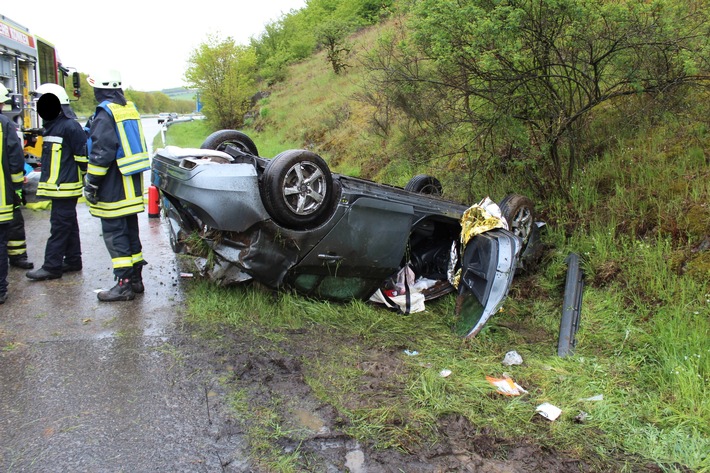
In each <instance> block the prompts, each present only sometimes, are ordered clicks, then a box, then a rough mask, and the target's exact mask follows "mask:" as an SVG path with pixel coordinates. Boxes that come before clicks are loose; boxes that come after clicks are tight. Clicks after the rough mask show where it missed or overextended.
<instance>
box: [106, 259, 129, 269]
mask: <svg viewBox="0 0 710 473" xmlns="http://www.w3.org/2000/svg"><path fill="white" fill-rule="evenodd" d="M111 263H113V268H114V269H117V268H132V267H133V262H132V261H131V257H130V256H119V257H118V258H111Z"/></svg>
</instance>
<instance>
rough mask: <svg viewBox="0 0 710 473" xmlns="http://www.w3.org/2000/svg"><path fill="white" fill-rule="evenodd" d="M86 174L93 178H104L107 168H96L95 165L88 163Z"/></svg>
mask: <svg viewBox="0 0 710 473" xmlns="http://www.w3.org/2000/svg"><path fill="white" fill-rule="evenodd" d="M86 170H87V172H88V173H89V174H91V175H94V176H105V175H106V173H107V172H108V168H107V167H104V166H98V165H96V164H91V163H89V166H88V167H87V168H86Z"/></svg>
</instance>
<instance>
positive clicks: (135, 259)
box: [131, 251, 143, 264]
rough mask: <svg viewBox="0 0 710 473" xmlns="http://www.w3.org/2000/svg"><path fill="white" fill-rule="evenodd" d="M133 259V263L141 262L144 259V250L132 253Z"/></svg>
mask: <svg viewBox="0 0 710 473" xmlns="http://www.w3.org/2000/svg"><path fill="white" fill-rule="evenodd" d="M131 261H132V262H133V264H136V263H140V262H141V261H143V252H142V251H141V252H140V253H136V254H134V255H132V256H131Z"/></svg>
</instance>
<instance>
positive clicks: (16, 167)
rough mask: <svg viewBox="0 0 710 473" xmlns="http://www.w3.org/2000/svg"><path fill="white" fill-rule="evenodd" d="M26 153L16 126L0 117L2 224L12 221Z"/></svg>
mask: <svg viewBox="0 0 710 473" xmlns="http://www.w3.org/2000/svg"><path fill="white" fill-rule="evenodd" d="M24 169H25V152H24V151H23V149H22V141H20V137H19V135H18V134H17V128H16V127H15V124H14V123H13V122H12V120H10V119H9V118H7V117H6V116H4V115H0V224H4V223H8V222H10V221H11V220H12V211H13V209H14V208H15V190H16V189H21V188H22V182H23V181H24V174H23V171H24Z"/></svg>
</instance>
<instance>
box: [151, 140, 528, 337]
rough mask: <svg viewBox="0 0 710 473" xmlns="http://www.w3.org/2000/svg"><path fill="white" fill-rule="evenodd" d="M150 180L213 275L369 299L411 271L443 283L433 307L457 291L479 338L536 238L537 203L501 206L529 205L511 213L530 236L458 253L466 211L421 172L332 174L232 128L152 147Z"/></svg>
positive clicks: (494, 234) (177, 235) (460, 309)
mask: <svg viewBox="0 0 710 473" xmlns="http://www.w3.org/2000/svg"><path fill="white" fill-rule="evenodd" d="M151 176H152V177H151V181H152V184H153V185H155V186H156V187H157V188H158V189H159V190H160V193H161V195H162V204H163V205H162V207H163V210H164V212H163V215H164V218H166V219H167V221H168V222H169V227H170V235H171V236H170V238H171V245H172V246H173V249H174V250H175V251H182V250H183V249H184V245H183V242H184V240H185V238H187V236H188V235H190V234H194V233H197V234H199V235H200V237H201V238H202V239H203V240H204V241H206V242H207V243H208V244H209V245H210V247H211V249H212V250H213V252H214V255H215V256H216V258H215V260H216V263H215V267H214V268H212V275H213V276H214V277H216V278H217V279H220V278H221V279H222V280H223V281H229V282H244V281H249V280H255V281H258V282H260V283H262V284H264V285H266V286H269V287H272V288H274V289H282V288H288V289H293V290H295V291H297V292H299V293H301V294H304V295H306V296H311V297H315V298H323V299H328V300H335V301H346V300H350V299H362V300H367V299H368V298H369V297H370V296H371V295H372V294H373V293H374V292H375V291H377V290H378V289H379V288H381V287H383V284H385V282H386V281H387V280H388V279H389V278H391V277H392V276H393V275H395V274H396V273H397V272H398V271H399V270H401V269H402V268H403V266H404V265H407V264H409V265H411V268H412V269H413V270H414V272H415V274H416V275H417V277H422V278H428V279H432V280H435V281H436V284H434V285H433V286H432V287H430V288H429V289H428V290H427V292H426V294H425V296H426V298H427V299H433V298H436V297H439V296H442V295H444V294H448V293H451V292H456V293H457V297H458V299H457V313H458V314H459V316H460V317H459V319H460V323H459V324H458V325H459V326H458V327H457V332H458V333H460V334H461V335H463V336H473V335H475V334H476V333H478V331H480V329H481V327H482V326H483V324H484V323H485V321H486V320H488V318H490V316H491V315H492V314H493V313H495V312H496V311H497V310H498V309H499V307H500V305H501V304H502V302H503V299H504V298H505V296H506V294H507V292H508V288H509V287H510V284H511V282H512V279H513V275H514V273H515V270H516V267H517V266H519V264H520V258H521V256H522V255H524V254H526V253H529V252H530V250H528V249H527V247H528V246H533V245H531V243H532V242H533V241H534V240H537V226H536V225H535V224H534V222H533V220H532V219H533V216H532V214H531V212H532V210H531V208H530V207H531V206H532V204H531V203H530V202H529V200H527V199H525V198H522V197H521V196H517V195H514V196H509V198H506V199H508V201H510V197H513V201H514V203H520V202H519V201H521V200H522V201H523V203H524V204H526V205H523V206H520V205H518V206H516V207H515V208H512V209H509V210H511V211H513V212H516V214H517V215H518V217H519V220H520V221H519V223H520V226H524V227H525V230H524V232H523V233H524V234H523V235H516V232H517V230H515V229H513V231H509V230H506V229H504V228H497V229H494V230H491V231H487V232H484V233H482V234H480V235H477V236H475V237H473V238H472V239H471V240H470V241H469V242H468V243H467V244H466V245H465V247H462V245H461V243H460V241H461V222H460V219H461V217H462V215H463V213H464V212H465V211H466V209H468V208H469V206H466V205H462V204H459V203H456V202H451V201H448V200H445V199H443V198H441V197H440V196H439V195H437V194H439V193H440V187H441V185H440V183H438V181H437V180H436V179H435V178H433V177H430V176H424V175H421V176H416V177H415V178H413V179H412V180H411V181H410V183H409V184H408V185H407V187H405V188H399V187H394V186H388V185H383V184H377V183H374V182H371V181H368V180H364V179H358V178H352V177H347V176H343V175H339V174H335V173H331V172H330V170H329V169H328V166H327V164H326V162H325V161H324V160H323V159H322V158H320V157H319V156H318V155H316V154H315V153H312V152H310V151H307V150H288V151H285V152H283V153H280V154H279V155H277V156H275V157H274V158H272V159H267V158H263V157H260V156H259V155H258V151H257V148H256V146H255V145H254V143H253V142H252V140H251V139H250V138H249V137H248V136H247V135H245V134H243V133H241V132H239V131H236V130H221V131H218V132H215V133H213V134H212V135H210V136H209V137H208V138H207V139H206V140H205V142H204V143H203V145H202V148H200V149H194V148H193V149H183V148H176V147H170V146H168V147H166V148H161V149H159V150H157V152H156V153H155V155H154V156H153V160H152V174H151ZM515 199H517V200H515ZM504 201H505V199H504ZM504 207H505V206H504ZM523 220H524V221H523ZM452 249H453V251H452ZM452 270H457V272H458V274H459V277H458V282H457V284H458V287H457V288H456V287H454V285H452V282H451V281H450V279H451V277H450V275H451V273H452Z"/></svg>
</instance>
